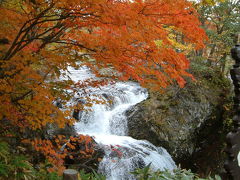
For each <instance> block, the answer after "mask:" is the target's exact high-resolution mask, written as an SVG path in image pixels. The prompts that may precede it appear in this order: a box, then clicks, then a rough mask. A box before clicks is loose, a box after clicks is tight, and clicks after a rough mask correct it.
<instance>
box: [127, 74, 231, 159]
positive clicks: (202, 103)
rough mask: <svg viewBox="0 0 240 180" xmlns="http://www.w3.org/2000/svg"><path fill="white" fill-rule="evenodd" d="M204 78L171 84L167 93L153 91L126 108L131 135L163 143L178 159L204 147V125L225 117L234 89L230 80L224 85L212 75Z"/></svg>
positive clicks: (161, 144)
mask: <svg viewBox="0 0 240 180" xmlns="http://www.w3.org/2000/svg"><path fill="white" fill-rule="evenodd" d="M201 78H202V80H197V81H188V83H187V84H186V86H185V87H184V88H179V87H177V86H172V87H169V88H168V89H166V90H165V92H164V93H160V92H152V91H149V97H148V99H146V100H145V101H143V102H141V103H139V104H137V105H136V106H134V107H132V108H131V109H130V110H128V111H127V112H126V115H127V117H128V127H129V135H130V136H132V137H133V138H136V139H146V140H148V141H150V142H151V143H153V144H154V145H157V146H163V147H164V148H166V149H167V150H168V152H169V153H170V154H171V155H172V156H173V158H174V159H175V160H176V162H177V163H181V162H183V161H184V159H185V160H186V159H188V158H190V157H192V155H193V154H194V153H195V152H196V151H198V150H199V148H200V146H199V142H198V141H197V140H198V139H199V138H198V136H199V134H200V131H201V130H202V128H203V127H205V126H206V123H209V119H211V121H219V118H221V116H222V114H223V112H222V111H223V104H224V103H225V102H226V101H227V98H226V96H227V94H229V89H230V88H229V87H227V86H226V84H228V83H229V82H227V80H224V83H226V84H224V86H222V84H218V83H214V82H212V81H211V80H207V79H208V78H209V77H201ZM210 78H213V77H210ZM219 82H220V80H219ZM228 85H229V84H228ZM206 131H207V130H206ZM207 133H211V132H207ZM205 134H206V133H205ZM201 143H204V142H201Z"/></svg>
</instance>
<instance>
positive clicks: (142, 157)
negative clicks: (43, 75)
mask: <svg viewBox="0 0 240 180" xmlns="http://www.w3.org/2000/svg"><path fill="white" fill-rule="evenodd" d="M68 76H69V77H70V78H71V79H73V80H74V81H78V80H84V79H86V78H94V76H93V74H91V73H90V71H89V70H88V69H87V68H81V69H79V70H75V69H73V68H69V74H68ZM89 92H90V97H93V96H94V97H95V95H98V97H100V98H101V99H104V100H106V101H109V100H110V102H111V103H105V104H94V105H93V106H92V107H91V111H86V112H85V111H84V112H81V113H79V119H80V121H79V122H78V123H76V124H75V128H76V130H77V132H78V133H79V134H88V135H90V136H94V139H95V141H96V142H97V143H98V144H99V145H100V146H101V147H102V148H103V149H104V152H105V156H104V158H103V160H102V161H101V162H100V164H99V172H100V173H103V174H105V175H106V177H107V179H109V180H113V179H114V180H128V179H134V176H133V175H131V173H130V172H132V171H134V169H136V168H143V167H145V166H147V165H148V164H150V163H151V168H152V169H153V170H157V169H160V170H164V169H168V170H172V169H174V168H176V165H175V163H174V161H173V160H172V158H171V156H170V155H169V154H168V153H167V151H166V150H165V149H164V148H161V147H155V146H154V145H153V144H151V143H150V142H148V141H146V140H136V139H133V138H131V137H129V136H127V135H128V126H127V125H128V122H127V117H126V116H125V112H126V110H128V109H129V108H131V106H134V105H136V104H137V103H139V102H141V101H143V100H145V99H146V98H147V96H148V94H147V91H146V90H145V89H144V88H142V87H140V86H139V85H138V84H137V83H133V82H117V83H115V84H109V85H105V86H102V87H101V88H91V90H90V91H89ZM76 98H78V99H79V98H81V97H76Z"/></svg>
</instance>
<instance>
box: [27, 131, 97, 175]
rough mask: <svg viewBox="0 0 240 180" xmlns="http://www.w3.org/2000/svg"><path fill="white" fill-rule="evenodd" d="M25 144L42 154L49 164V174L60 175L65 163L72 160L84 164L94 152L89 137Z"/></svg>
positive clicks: (33, 141)
mask: <svg viewBox="0 0 240 180" xmlns="http://www.w3.org/2000/svg"><path fill="white" fill-rule="evenodd" d="M25 143H31V144H32V146H33V147H34V149H35V150H36V151H37V152H40V153H42V154H43V155H44V156H45V157H46V159H47V161H48V162H49V163H51V165H52V166H51V167H49V168H48V171H49V172H58V174H60V175H61V174H62V172H63V170H64V169H65V161H66V160H67V159H72V160H74V161H76V162H78V163H79V162H84V161H85V160H86V159H89V158H92V157H93V155H94V153H95V150H94V143H93V139H92V138H91V137H90V136H84V135H79V136H75V137H73V136H71V137H70V138H69V139H66V137H65V136H61V135H59V136H56V137H55V138H54V139H52V140H46V139H45V140H42V139H34V140H32V141H30V140H28V141H27V142H25Z"/></svg>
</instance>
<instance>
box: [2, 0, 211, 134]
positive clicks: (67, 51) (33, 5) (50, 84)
mask: <svg viewBox="0 0 240 180" xmlns="http://www.w3.org/2000/svg"><path fill="white" fill-rule="evenodd" d="M0 12H1V13H0V25H1V29H0V57H1V59H0V101H1V105H0V120H2V121H3V120H4V121H6V120H7V121H9V122H10V123H11V124H12V125H15V126H17V127H20V129H22V130H23V129H26V128H31V129H40V128H42V127H44V126H45V125H46V124H47V123H53V122H55V123H57V124H58V125H59V126H64V124H65V123H72V122H73V119H72V118H67V119H66V118H65V117H66V116H70V115H71V111H70V110H69V111H67V110H65V111H61V110H59V109H58V108H57V107H55V106H53V104H52V102H53V101H54V100H55V99H56V98H60V99H61V100H62V103H63V104H64V102H67V101H68V99H69V97H70V96H69V95H70V94H69V91H66V90H64V89H72V91H71V92H74V89H73V82H72V81H71V80H65V81H61V82H60V81H58V78H59V76H60V74H61V73H60V72H61V71H60V70H66V69H67V66H69V65H71V66H74V67H77V64H76V62H81V63H80V65H79V64H78V66H83V65H87V66H88V67H89V68H91V70H92V72H93V73H95V74H96V75H97V76H99V77H103V76H106V75H103V74H101V73H99V72H100V69H102V68H111V69H113V70H114V71H115V72H119V73H118V75H116V74H108V75H107V76H108V77H111V79H113V80H128V79H135V80H137V81H139V82H140V83H141V84H142V85H144V86H151V87H152V88H158V89H161V88H165V87H167V86H168V85H169V84H171V83H174V82H177V83H178V84H179V85H180V86H181V87H183V86H184V83H185V81H184V78H183V77H184V76H191V75H190V74H189V73H187V72H186V70H187V69H188V67H189V62H188V60H187V59H186V57H185V55H184V53H181V52H178V51H176V48H175V43H174V41H172V40H171V38H169V37H170V36H171V34H172V32H173V31H174V32H176V33H178V34H182V37H183V40H184V42H185V43H189V44H192V45H191V47H193V48H195V49H200V48H203V47H204V41H205V40H206V39H207V37H206V35H205V33H204V30H203V29H201V28H200V27H199V26H200V22H199V21H198V15H197V13H196V10H195V9H194V8H193V7H192V3H191V2H188V1H186V0H177V1H176V0H135V1H128V0H125V1H120V0H58V1H55V0H49V1H45V0H25V1H23V0H9V1H1V2H0ZM157 41H158V42H161V43H160V44H159V43H156V42H157ZM88 82H90V81H89V80H88ZM82 83H83V82H81V83H79V84H81V86H80V87H81V88H84V86H82ZM98 83H99V82H94V83H92V85H94V86H96V85H97V84H98ZM79 84H78V85H79ZM2 128H4V127H2Z"/></svg>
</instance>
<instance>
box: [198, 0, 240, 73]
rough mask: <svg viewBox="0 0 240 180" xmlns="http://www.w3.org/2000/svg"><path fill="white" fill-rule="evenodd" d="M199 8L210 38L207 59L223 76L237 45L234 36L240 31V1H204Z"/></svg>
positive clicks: (201, 19) (202, 21)
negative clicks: (231, 50) (231, 52)
mask: <svg viewBox="0 0 240 180" xmlns="http://www.w3.org/2000/svg"><path fill="white" fill-rule="evenodd" d="M197 6H198V12H199V14H200V21H201V23H202V25H203V27H204V29H205V30H206V33H207V35H208V37H209V42H208V44H207V48H206V53H205V54H206V57H205V58H206V59H207V60H208V61H209V64H212V66H218V67H220V68H221V72H222V74H226V72H225V71H226V65H227V63H228V60H229V58H228V56H229V55H230V49H231V48H232V47H233V45H234V43H235V42H234V39H235V38H234V35H235V34H236V33H237V32H239V29H240V9H239V7H240V1H239V0H218V1H213V2H207V1H203V2H201V3H199V4H198V5H197Z"/></svg>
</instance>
